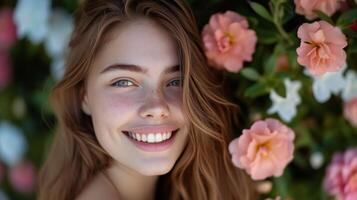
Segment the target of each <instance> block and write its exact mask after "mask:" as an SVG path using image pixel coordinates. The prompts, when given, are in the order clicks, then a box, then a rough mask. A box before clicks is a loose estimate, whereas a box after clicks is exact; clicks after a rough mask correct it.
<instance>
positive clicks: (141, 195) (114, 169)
mask: <svg viewBox="0 0 357 200" xmlns="http://www.w3.org/2000/svg"><path fill="white" fill-rule="evenodd" d="M106 174H107V176H108V178H109V179H110V181H111V182H112V183H113V184H114V186H115V188H116V189H117V191H118V193H119V196H120V199H123V200H128V199H130V200H131V199H132V200H144V199H145V200H153V199H154V198H155V187H156V183H157V180H158V178H159V177H158V176H144V175H142V174H139V173H138V172H135V171H133V170H131V169H129V168H127V167H125V166H123V165H121V164H113V165H112V166H110V167H109V168H108V169H107V170H106Z"/></svg>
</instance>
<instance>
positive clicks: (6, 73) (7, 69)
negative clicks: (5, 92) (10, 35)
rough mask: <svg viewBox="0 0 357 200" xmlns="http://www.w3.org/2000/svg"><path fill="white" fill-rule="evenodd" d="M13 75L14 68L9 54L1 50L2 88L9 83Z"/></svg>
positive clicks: (0, 81)
mask: <svg viewBox="0 0 357 200" xmlns="http://www.w3.org/2000/svg"><path fill="white" fill-rule="evenodd" d="M11 76H12V69H11V64H10V58H9V55H8V54H7V53H4V52H2V51H0V90H1V89H2V88H4V87H6V86H7V85H8V84H9V82H10V80H11Z"/></svg>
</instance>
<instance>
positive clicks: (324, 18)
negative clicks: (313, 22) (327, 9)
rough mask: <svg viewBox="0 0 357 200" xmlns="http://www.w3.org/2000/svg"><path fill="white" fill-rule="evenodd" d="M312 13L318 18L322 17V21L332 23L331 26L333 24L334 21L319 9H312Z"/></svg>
mask: <svg viewBox="0 0 357 200" xmlns="http://www.w3.org/2000/svg"><path fill="white" fill-rule="evenodd" d="M314 13H315V14H316V15H317V16H318V17H319V18H320V19H322V20H324V21H326V22H328V23H330V24H331V25H333V26H334V25H335V23H334V22H333V21H332V19H331V18H330V17H329V16H327V15H326V14H325V13H323V12H322V11H320V10H314Z"/></svg>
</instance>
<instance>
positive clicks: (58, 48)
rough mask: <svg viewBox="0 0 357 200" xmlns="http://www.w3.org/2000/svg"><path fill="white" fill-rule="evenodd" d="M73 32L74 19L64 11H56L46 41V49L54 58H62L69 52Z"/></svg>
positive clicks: (51, 18) (53, 13)
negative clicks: (68, 47)
mask: <svg viewBox="0 0 357 200" xmlns="http://www.w3.org/2000/svg"><path fill="white" fill-rule="evenodd" d="M72 31H73V19H72V17H71V15H69V14H68V13H66V12H65V11H64V10H61V9H56V10H54V11H53V12H52V15H51V17H50V24H49V31H48V34H47V36H46V39H45V48H46V51H47V53H48V54H49V55H50V56H51V57H52V58H58V57H60V56H61V57H62V56H63V55H64V53H65V51H66V50H67V46H68V42H69V40H70V37H71V33H72Z"/></svg>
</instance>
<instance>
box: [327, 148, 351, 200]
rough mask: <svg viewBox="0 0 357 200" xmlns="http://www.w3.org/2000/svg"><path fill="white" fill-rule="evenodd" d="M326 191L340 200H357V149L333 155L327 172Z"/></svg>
mask: <svg viewBox="0 0 357 200" xmlns="http://www.w3.org/2000/svg"><path fill="white" fill-rule="evenodd" d="M324 189H325V191H326V192H327V193H328V194H329V195H332V196H334V197H336V198H337V199H338V200H355V199H357V148H354V149H349V150H347V151H346V152H344V153H335V154H334V155H333V158H332V161H331V163H330V165H329V166H328V167H327V170H326V175H325V178H324Z"/></svg>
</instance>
